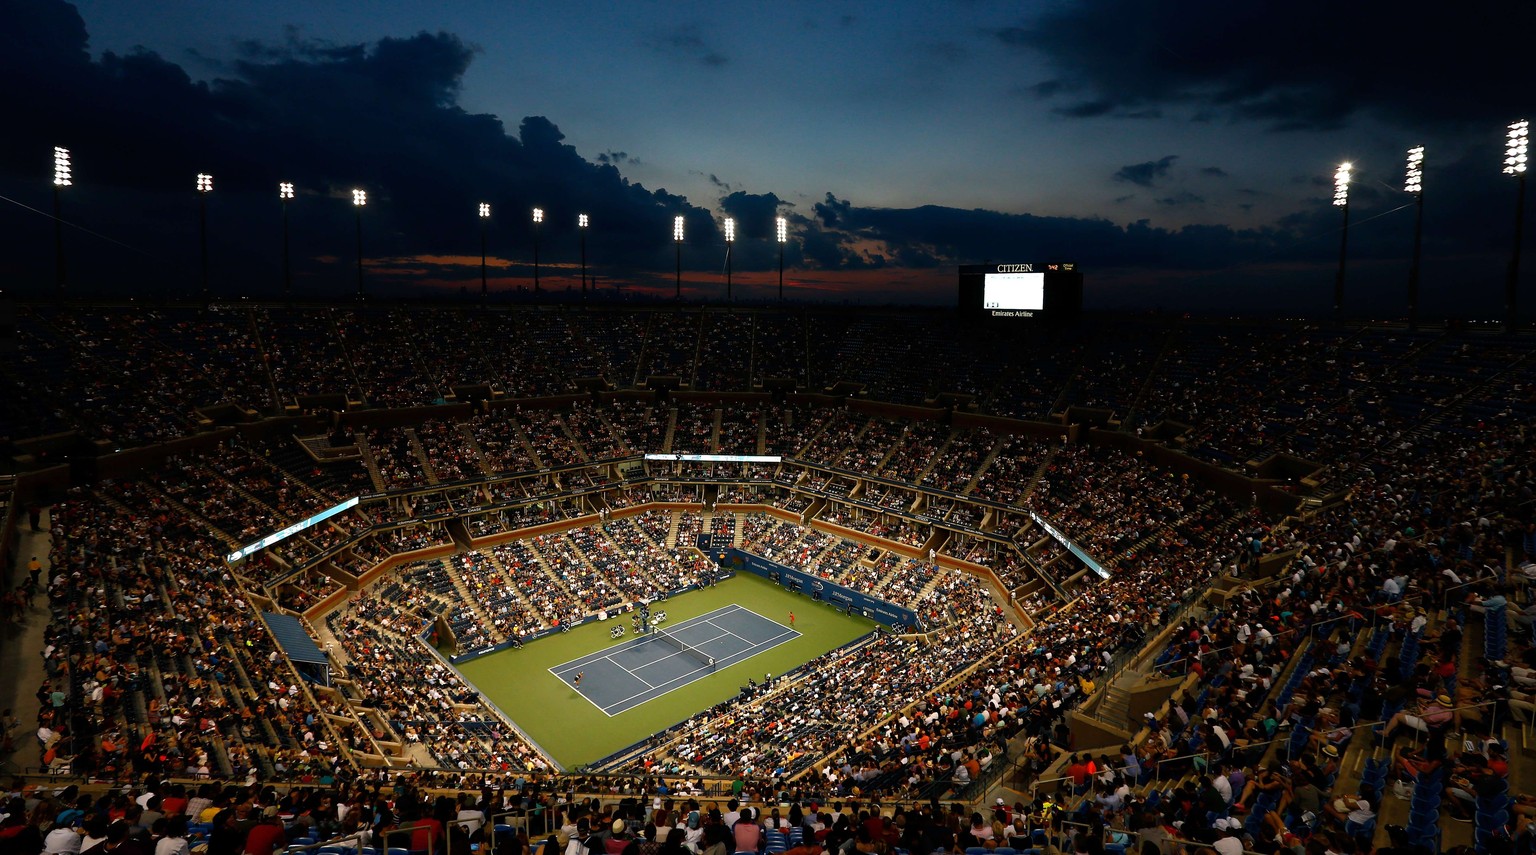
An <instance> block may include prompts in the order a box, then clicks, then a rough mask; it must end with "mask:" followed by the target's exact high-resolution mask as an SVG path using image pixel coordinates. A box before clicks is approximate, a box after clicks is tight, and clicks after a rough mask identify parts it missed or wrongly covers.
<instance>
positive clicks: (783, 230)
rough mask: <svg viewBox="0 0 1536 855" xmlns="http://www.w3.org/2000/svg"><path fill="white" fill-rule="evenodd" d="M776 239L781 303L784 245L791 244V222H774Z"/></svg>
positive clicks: (782, 220)
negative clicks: (777, 241)
mask: <svg viewBox="0 0 1536 855" xmlns="http://www.w3.org/2000/svg"><path fill="white" fill-rule="evenodd" d="M774 233H775V235H774V236H775V237H777V238H778V239H779V302H781V303H782V302H784V244H786V243H788V242H789V220H788V219H786V218H784V217H779V218H777V219H776V220H775V222H774Z"/></svg>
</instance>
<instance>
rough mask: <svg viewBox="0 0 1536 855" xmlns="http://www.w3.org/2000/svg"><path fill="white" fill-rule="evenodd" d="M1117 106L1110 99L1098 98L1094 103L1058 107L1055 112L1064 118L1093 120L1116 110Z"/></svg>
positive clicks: (1087, 102)
mask: <svg viewBox="0 0 1536 855" xmlns="http://www.w3.org/2000/svg"><path fill="white" fill-rule="evenodd" d="M1115 107H1116V104H1115V102H1114V101H1111V100H1110V99H1108V98H1098V99H1095V100H1093V101H1078V102H1077V103H1075V104H1068V105H1067V106H1065V107H1057V108H1055V110H1054V111H1053V112H1055V113H1057V114H1059V115H1062V116H1071V117H1072V118H1074V119H1091V118H1093V117H1094V116H1103V115H1106V114H1108V113H1109V112H1110V111H1111V110H1114V109H1115Z"/></svg>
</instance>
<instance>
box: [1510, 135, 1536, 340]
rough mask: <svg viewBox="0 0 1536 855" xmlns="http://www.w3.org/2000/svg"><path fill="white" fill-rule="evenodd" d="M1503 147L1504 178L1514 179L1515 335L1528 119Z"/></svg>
mask: <svg viewBox="0 0 1536 855" xmlns="http://www.w3.org/2000/svg"><path fill="white" fill-rule="evenodd" d="M1504 139H1505V143H1504V174H1505V175H1513V176H1515V181H1516V182H1518V186H1517V187H1516V190H1515V194H1516V195H1515V249H1514V252H1513V253H1511V254H1510V257H1509V274H1508V278H1506V279H1505V280H1504V311H1505V313H1506V316H1507V317H1506V319H1505V322H1504V328H1505V330H1506V331H1508V332H1511V333H1512V332H1514V331H1515V327H1516V326H1517V325H1518V324H1519V321H1520V313H1519V306H1518V303H1517V300H1518V298H1519V294H1518V291H1519V287H1518V285H1519V281H1520V239H1521V237H1522V234H1521V233H1522V232H1524V231H1525V161H1526V151H1527V150H1528V149H1529V147H1530V142H1531V123H1530V121H1529V120H1527V119H1521V120H1520V121H1518V122H1510V123H1509V132H1508V133H1507V134H1506V135H1505V138H1504Z"/></svg>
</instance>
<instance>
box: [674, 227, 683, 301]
mask: <svg viewBox="0 0 1536 855" xmlns="http://www.w3.org/2000/svg"><path fill="white" fill-rule="evenodd" d="M672 242H673V243H675V244H677V280H676V282H677V285H676V288H677V290H676V292H675V293H674V294H673V296H674V297H675V298H676V299H678V300H681V299H683V218H682V215H678V216H676V217H673V218H672Z"/></svg>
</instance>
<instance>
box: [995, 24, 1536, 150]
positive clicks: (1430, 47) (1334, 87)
mask: <svg viewBox="0 0 1536 855" xmlns="http://www.w3.org/2000/svg"><path fill="white" fill-rule="evenodd" d="M1428 12H1429V9H1428V7H1424V6H1409V7H1405V6H1403V5H1402V4H1399V3H1390V2H1387V0H1364V1H1363V2H1357V3H1347V4H1325V3H1303V4H1296V3H1288V2H1283V0H1255V2H1251V3H1244V4H1238V5H1233V4H1231V3H1226V2H1222V0H1189V2H1185V3H1180V4H1178V6H1177V7H1170V6H1167V5H1164V4H1157V3H1145V2H1142V1H1141V0H1083V1H1082V2H1077V3H1063V4H1054V5H1052V6H1051V7H1049V10H1048V11H1046V12H1045V13H1043V14H1042V15H1041V16H1040V17H1039V18H1038V19H1036V20H1034V21H1033V22H1032V23H1030V24H1029V25H1028V26H1015V27H1006V28H1002V29H999V30H997V31H996V32H995V33H994V36H995V38H996V39H997V41H998V42H1000V43H1001V44H1003V45H1007V46H1010V47H1013V48H1016V49H1018V50H1026V51H1030V52H1038V53H1040V54H1043V55H1044V56H1045V57H1046V59H1047V60H1048V61H1049V62H1050V63H1051V65H1052V66H1053V68H1054V69H1055V70H1056V71H1057V72H1058V74H1059V76H1060V77H1061V78H1062V79H1064V80H1065V81H1067V82H1069V83H1071V84H1073V85H1074V87H1081V88H1082V89H1083V91H1085V92H1087V93H1090V94H1089V96H1088V97H1087V98H1083V99H1079V102H1078V103H1075V104H1073V105H1069V106H1065V107H1063V108H1061V110H1060V112H1061V113H1062V114H1064V115H1067V116H1075V117H1088V116H1098V115H1104V114H1106V113H1110V112H1112V111H1116V110H1139V109H1143V108H1146V107H1147V106H1149V105H1152V106H1165V105H1172V104H1178V105H1182V106H1183V107H1184V108H1186V109H1187V110H1188V111H1189V112H1193V113H1197V114H1206V115H1207V116H1208V114H1211V113H1215V114H1219V115H1223V116H1226V117H1228V118H1232V119H1238V120H1251V121H1258V122H1262V123H1264V124H1266V125H1268V126H1270V127H1272V128H1276V129H1286V130H1297V129H1318V128H1332V127H1337V126H1339V125H1341V124H1343V123H1345V122H1347V121H1349V120H1351V119H1352V118H1354V117H1356V116H1358V115H1361V114H1371V115H1375V116H1377V117H1379V118H1382V119H1385V120H1387V121H1391V122H1395V123H1403V124H1411V125H1417V126H1422V125H1425V124H1434V125H1443V124H1457V123H1467V122H1476V123H1485V124H1486V123H1502V122H1505V121H1508V119H1509V117H1510V116H1513V115H1517V114H1521V110H1522V109H1524V110H1529V109H1530V107H1531V106H1532V104H1533V102H1532V97H1533V96H1532V94H1531V87H1530V85H1529V83H1530V70H1529V67H1528V66H1529V63H1528V62H1527V56H1528V48H1529V45H1528V41H1529V38H1530V34H1531V32H1532V31H1533V30H1536V3H1531V2H1529V0H1494V2H1491V3H1488V4H1484V5H1482V6H1480V7H1478V9H1477V10H1476V11H1475V13H1472V12H1469V13H1467V14H1447V15H1434V16H1433V18H1432V19H1427V18H1426V17H1425V15H1426V14H1427V13H1428ZM1086 107H1093V108H1095V109H1092V110H1089V109H1085V108H1086ZM1100 107H1102V109H1099V108H1100Z"/></svg>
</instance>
